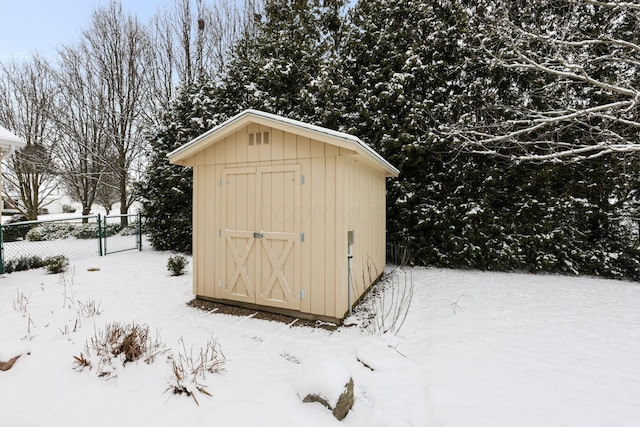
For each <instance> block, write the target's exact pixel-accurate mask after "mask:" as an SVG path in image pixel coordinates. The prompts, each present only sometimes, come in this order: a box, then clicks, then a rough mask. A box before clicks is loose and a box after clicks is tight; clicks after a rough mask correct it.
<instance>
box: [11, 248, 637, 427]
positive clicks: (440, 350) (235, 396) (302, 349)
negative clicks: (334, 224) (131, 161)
mask: <svg viewBox="0 0 640 427" xmlns="http://www.w3.org/2000/svg"><path fill="white" fill-rule="evenodd" d="M145 247H146V248H148V246H145ZM169 256H170V254H169V253H162V252H155V251H152V250H147V249H146V250H144V251H142V252H137V251H131V252H122V253H118V254H113V255H108V256H106V257H93V258H86V259H82V260H77V261H72V263H71V265H72V273H68V274H67V276H66V277H65V278H62V277H59V276H55V275H47V274H45V272H44V270H42V269H40V270H31V271H25V272H19V273H12V274H10V275H5V276H3V277H1V278H0V325H2V326H1V327H0V343H9V344H3V345H4V346H5V347H3V348H4V350H3V351H4V352H8V353H11V354H14V353H17V352H20V353H23V352H25V350H29V351H30V355H29V356H24V357H21V358H20V359H18V361H17V362H16V364H15V365H14V366H13V368H12V369H10V370H8V371H6V372H0V384H2V386H0V402H2V405H0V420H2V424H3V425H5V424H6V425H20V426H27V427H28V426H41V425H65V426H68V427H73V426H85V425H92V426H108V425H109V426H110V425H138V426H175V425H191V426H204V425H212V424H216V425H225V426H256V425H260V426H300V425H304V426H312V427H313V426H338V425H343V426H367V427H368V426H373V427H376V426H380V427H382V426H469V425H473V426H540V425H544V426H566V425H579V426H587V427H588V426H603V425H607V426H637V425H640V363H638V361H639V360H640V310H638V303H639V301H640V285H639V284H638V283H632V282H622V281H611V280H600V279H593V278H580V277H558V276H551V275H546V276H534V275H522V274H501V273H482V272H474V271H455V270H442V269H425V268H416V269H414V271H413V278H414V283H415V294H414V297H413V303H412V305H411V308H410V312H409V314H408V316H407V319H406V323H405V325H404V327H403V328H402V329H401V330H400V332H399V333H398V335H397V336H376V335H371V334H369V333H368V332H367V331H365V330H362V329H361V328H360V327H358V326H350V327H341V328H339V329H337V330H336V331H327V330H324V329H315V328H309V327H296V326H293V325H290V324H285V323H277V322H269V321H265V320H258V319H255V318H253V317H252V316H247V317H234V316H230V315H223V314H217V313H215V312H213V313H210V312H204V311H200V310H198V309H195V308H192V307H189V306H187V304H186V303H187V302H188V301H190V300H191V299H192V293H191V278H192V276H191V274H192V273H191V272H190V271H189V272H188V274H187V275H185V276H180V277H172V276H170V275H169V273H168V271H167V269H166V262H167V259H168V257H169ZM190 265H191V264H189V266H190ZM89 268H99V269H100V270H99V271H88V269H89ZM189 268H190V267H189ZM63 279H64V280H63ZM65 283H66V285H65ZM19 295H24V296H25V297H26V298H28V304H26V306H25V309H24V310H15V309H14V307H13V306H14V304H13V301H15V300H16V298H17V297H18V296H19ZM90 300H93V301H94V302H95V303H96V304H98V303H99V305H100V309H101V310H102V312H101V314H99V315H97V316H94V317H82V316H80V317H79V316H78V308H79V306H80V302H82V303H83V304H85V305H86V304H87V302H88V301H90ZM112 322H120V323H127V322H136V323H138V324H146V325H149V328H150V331H151V332H152V333H153V334H154V335H155V331H158V333H159V334H160V337H161V339H162V341H163V343H164V344H165V345H166V346H167V347H168V348H170V350H169V351H168V352H167V353H166V354H163V355H160V356H158V357H157V358H156V361H155V362H154V363H152V364H148V365H147V364H145V363H129V364H127V365H126V366H125V367H122V368H121V369H119V370H118V371H117V375H116V376H115V377H110V378H109V379H108V380H106V379H104V378H99V377H98V376H97V375H96V373H95V370H93V371H89V370H86V369H85V370H84V371H78V370H76V369H74V359H73V357H74V356H78V355H80V353H82V352H83V351H84V346H85V343H86V341H87V340H88V339H90V338H91V337H93V336H94V335H95V333H96V331H99V330H103V329H104V327H105V325H107V324H109V323H112ZM211 337H214V338H215V339H216V340H217V342H218V344H219V345H220V349H221V351H222V353H223V354H224V355H225V357H226V364H225V365H224V370H223V371H222V372H219V373H208V374H206V377H205V378H204V379H202V378H200V379H199V382H200V383H202V384H204V385H206V390H207V391H208V392H209V393H210V394H211V396H206V395H204V394H202V393H199V392H197V391H196V392H195V396H196V397H197V400H198V402H199V406H198V405H196V404H195V402H194V400H193V399H191V398H190V397H188V396H186V395H184V394H182V395H174V394H172V393H171V392H170V391H167V388H168V387H169V383H170V378H171V374H172V371H171V363H170V361H169V360H168V357H169V356H170V355H172V354H177V352H179V351H181V349H182V348H183V345H182V343H181V340H182V341H184V348H186V349H191V348H193V349H194V350H193V352H194V354H196V353H197V352H198V351H199V349H200V348H201V347H204V346H206V344H207V341H208V340H209V339H211ZM21 343H22V344H21ZM21 345H24V346H26V347H22V346H21ZM314 369H315V370H317V371H318V372H327V373H326V374H325V377H324V380H326V381H323V379H322V377H320V379H318V377H317V376H316V378H315V379H313V378H312V376H311V378H310V377H308V376H307V374H309V373H310V372H313V371H314ZM346 375H350V376H351V377H352V378H353V380H354V393H355V404H354V406H353V409H352V410H351V412H350V413H349V414H348V415H347V417H346V418H345V419H344V420H343V421H341V422H340V421H337V420H336V419H335V418H334V417H333V416H332V415H331V413H330V412H329V411H328V410H327V409H326V408H324V407H322V406H321V405H319V404H316V403H303V402H302V401H301V398H300V397H299V396H298V392H299V390H300V388H315V387H319V388H324V387H325V386H327V384H328V383H331V384H333V383H334V382H335V381H336V378H337V380H339V381H338V382H340V381H341V380H342V379H343V377H344V378H346ZM314 381H315V383H314Z"/></svg>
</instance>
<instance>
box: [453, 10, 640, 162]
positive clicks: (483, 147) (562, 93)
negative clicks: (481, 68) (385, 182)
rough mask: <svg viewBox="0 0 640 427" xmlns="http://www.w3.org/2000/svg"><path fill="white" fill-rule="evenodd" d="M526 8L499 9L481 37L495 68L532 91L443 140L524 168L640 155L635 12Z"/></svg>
mask: <svg viewBox="0 0 640 427" xmlns="http://www.w3.org/2000/svg"><path fill="white" fill-rule="evenodd" d="M534 3H535V4H537V5H538V6H539V9H537V11H535V12H534V13H531V9H527V7H523V4H521V2H505V3H504V4H502V7H498V8H497V9H496V10H495V11H497V13H496V15H497V16H498V19H497V20H496V22H495V23H494V26H493V31H491V32H490V34H482V35H481V37H483V39H482V45H483V47H484V50H485V53H486V54H488V55H489V57H490V58H491V59H492V61H493V66H495V67H496V68H502V69H503V70H506V71H507V72H508V73H514V75H517V78H518V79H520V81H522V80H523V79H536V84H534V85H532V87H531V88H530V89H529V90H521V91H520V92H519V93H518V94H517V101H516V102H512V103H510V104H506V105H494V106H491V107H489V108H485V109H484V110H483V111H479V112H478V111H474V112H470V113H469V114H466V115H464V116H463V117H462V120H461V121H460V123H458V124H457V126H453V127H449V128H447V129H445V130H444V132H447V133H448V134H449V135H450V136H453V137H454V138H456V139H457V140H458V142H460V143H461V145H462V146H463V147H465V148H466V149H468V150H471V151H474V152H478V153H483V154H490V155H498V156H504V157H507V158H511V159H514V160H524V161H556V162H557V161H580V160H585V159H593V158H597V157H600V156H604V155H608V154H613V153H624V152H638V151H640V140H639V136H640V134H639V131H640V117H639V116H638V111H639V101H640V84H639V83H640V81H639V78H638V71H640V70H639V69H640V34H639V33H638V31H637V28H638V26H639V25H640V5H639V4H637V3H632V2H622V1H608V2H606V1H599V0H580V1H579V0H564V1H560V2H558V1H556V2H553V4H552V2H549V1H539V2H534ZM547 3H548V4H547ZM525 6H526V5H525ZM540 6H542V7H540ZM545 6H548V9H547V10H546V11H545V10H544V7H545ZM494 13H495V12H494ZM530 81H531V80H530ZM513 85H514V86H517V83H514V84H513ZM540 101H542V102H540Z"/></svg>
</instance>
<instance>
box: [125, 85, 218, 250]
mask: <svg viewBox="0 0 640 427" xmlns="http://www.w3.org/2000/svg"><path fill="white" fill-rule="evenodd" d="M215 91H216V87H215V84H214V83H213V82H212V81H210V80H209V81H204V80H200V81H198V82H196V83H194V84H192V85H189V86H186V87H185V88H184V89H183V90H182V91H181V92H180V94H179V95H178V97H177V98H176V99H175V100H174V101H172V103H171V104H170V105H169V108H168V111H167V113H166V114H165V116H164V118H163V120H162V124H161V125H159V126H158V127H157V128H156V129H155V130H154V131H152V132H151V133H150V135H148V138H147V140H148V141H149V145H150V148H151V154H150V155H149V165H148V167H147V169H146V173H145V176H144V179H143V180H142V181H141V182H140V184H139V185H138V187H137V192H138V194H139V195H140V198H141V202H142V213H143V215H144V216H145V218H146V223H145V227H146V230H147V233H148V234H149V238H150V241H151V245H152V246H153V247H154V248H155V249H157V250H173V251H179V252H185V253H191V230H192V225H191V205H192V192H193V180H192V174H193V172H192V169H191V168H185V167H182V166H176V165H171V164H169V162H168V160H167V154H168V153H170V152H171V151H173V150H174V149H176V148H178V147H179V146H181V145H182V144H184V143H186V142H189V141H190V140H191V139H193V138H195V137H196V136H199V135H200V134H202V133H204V132H205V131H207V130H208V129H210V128H211V127H213V125H214V124H215V123H216V120H215V109H214V105H213V103H214V102H215V96H214V93H215Z"/></svg>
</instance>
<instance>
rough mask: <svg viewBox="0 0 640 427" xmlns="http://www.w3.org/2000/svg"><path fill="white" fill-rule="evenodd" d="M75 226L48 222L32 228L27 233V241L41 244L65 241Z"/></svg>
mask: <svg viewBox="0 0 640 427" xmlns="http://www.w3.org/2000/svg"><path fill="white" fill-rule="evenodd" d="M74 228H75V224H70V223H65V222H49V223H44V224H40V225H38V226H37V227H34V228H32V229H31V230H29V232H28V233H27V235H26V237H27V240H30V241H32V242H41V241H45V240H58V239H66V238H67V237H69V236H71V234H72V233H73V230H74Z"/></svg>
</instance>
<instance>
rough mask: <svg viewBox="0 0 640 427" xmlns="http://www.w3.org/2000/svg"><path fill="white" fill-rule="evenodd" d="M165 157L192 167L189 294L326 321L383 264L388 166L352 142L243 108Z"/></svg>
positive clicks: (338, 314)
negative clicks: (350, 271)
mask: <svg viewBox="0 0 640 427" xmlns="http://www.w3.org/2000/svg"><path fill="white" fill-rule="evenodd" d="M168 157H169V161H170V162H171V163H173V164H178V165H182V166H190V167H193V181H194V188H193V290H194V294H195V295H196V296H197V297H199V298H203V299H209V300H214V301H220V302H226V303H231V304H237V305H241V306H249V307H256V308H260V309H262V310H267V311H275V312H282V313H285V314H291V315H295V316H298V317H303V318H311V319H323V320H328V321H334V322H335V321H338V320H340V319H342V318H344V316H345V314H346V313H348V310H349V302H351V304H354V303H355V302H356V301H357V300H358V298H359V297H360V296H361V295H363V294H364V293H365V291H366V290H367V289H368V288H369V287H370V286H371V284H372V283H373V282H375V280H376V279H377V278H378V277H379V276H380V275H381V274H382V272H383V271H384V268H385V264H386V260H385V246H386V236H385V233H386V230H385V222H386V214H385V211H386V203H385V194H386V178H387V177H395V176H397V175H398V170H397V169H396V168H395V167H393V166H392V165H391V164H389V163H388V162H387V161H386V160H384V159H383V158H382V157H381V156H380V155H379V154H377V153H376V152H375V151H373V150H372V149H371V148H369V147H368V146H367V145H366V144H365V143H363V142H362V141H361V140H360V139H358V138H356V137H354V136H352V135H348V134H345V133H341V132H336V131H333V130H330V129H326V128H322V127H318V126H314V125H310V124H307V123H303V122H299V121H296V120H291V119H288V118H285V117H281V116H277V115H273V114H269V113H264V112H261V111H256V110H245V111H243V112H242V113H240V114H238V115H236V116H235V117H233V118H231V119H229V120H227V121H226V122H224V123H222V124H220V125H218V126H216V127H214V128H213V129H211V130H209V131H208V132H206V133H204V134H202V135H200V136H199V137H197V138H195V139H194V140H192V141H190V142H188V143H187V144H184V145H183V146H181V147H180V148H178V149H176V150H175V151H173V152H171V153H169V155H168ZM350 231H351V232H352V233H349V232H350ZM349 236H351V237H352V238H353V241H352V243H353V244H352V245H351V250H352V255H353V257H352V260H351V261H352V262H351V265H352V273H351V278H352V283H353V284H352V287H351V288H352V292H349V291H348V288H349V287H348V283H349V269H348V265H349V263H348V251H349V249H350V248H349V242H348V238H349Z"/></svg>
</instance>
